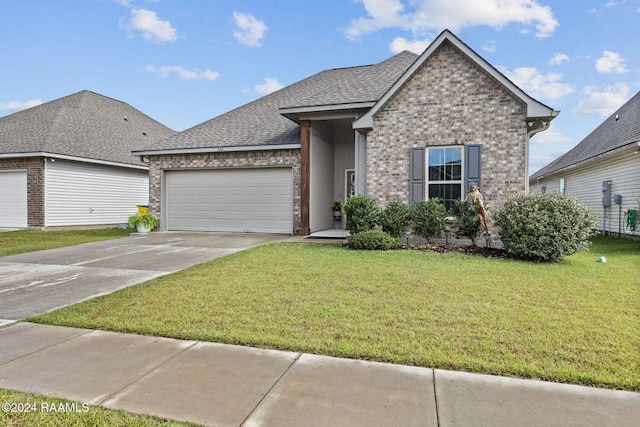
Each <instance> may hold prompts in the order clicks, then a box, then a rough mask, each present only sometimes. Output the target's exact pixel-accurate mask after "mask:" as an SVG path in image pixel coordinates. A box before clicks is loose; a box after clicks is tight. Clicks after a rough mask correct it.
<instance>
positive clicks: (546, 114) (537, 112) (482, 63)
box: [353, 29, 559, 131]
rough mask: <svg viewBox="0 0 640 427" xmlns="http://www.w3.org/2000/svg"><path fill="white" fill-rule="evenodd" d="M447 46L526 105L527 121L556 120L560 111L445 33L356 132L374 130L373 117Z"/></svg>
mask: <svg viewBox="0 0 640 427" xmlns="http://www.w3.org/2000/svg"><path fill="white" fill-rule="evenodd" d="M444 43H451V44H452V45H453V46H455V47H456V48H457V49H458V50H459V51H461V52H462V53H463V54H464V55H466V56H467V57H468V58H469V59H470V60H471V61H473V62H474V63H476V64H477V65H478V66H479V67H480V68H481V69H483V70H484V71H485V72H486V73H487V74H489V75H490V76H492V77H493V78H494V79H496V80H497V81H498V82H499V83H501V84H502V85H503V86H504V87H506V88H507V89H508V90H509V91H511V92H512V93H513V94H514V95H515V96H516V97H517V98H519V99H520V100H522V101H523V102H524V103H525V104H526V105H527V121H535V120H540V119H542V120H544V121H546V122H549V121H551V120H553V119H554V118H555V117H556V116H557V115H558V114H559V111H556V110H554V109H553V108H551V107H549V106H547V105H545V104H543V103H541V102H540V101H537V100H535V99H533V98H532V97H531V96H529V95H528V94H526V93H525V92H524V91H523V90H522V89H520V88H519V87H518V86H516V85H515V84H514V83H513V82H512V81H511V80H509V79H508V78H507V77H506V76H505V75H504V74H502V73H501V72H500V71H498V70H497V69H496V68H495V67H494V66H492V65H491V64H489V62H487V60H485V59H484V58H483V57H482V56H480V55H479V54H478V53H476V52H475V51H474V50H473V49H471V48H470V47H469V46H468V45H467V44H465V43H464V42H463V41H462V40H460V39H459V38H458V37H457V36H456V35H455V34H453V32H451V31H450V30H448V29H445V30H443V31H442V32H441V33H440V34H439V35H438V37H436V38H435V40H434V41H433V42H431V44H430V45H429V46H428V47H427V48H426V49H425V50H424V52H422V54H421V55H420V56H418V57H417V59H416V60H415V62H414V63H413V64H412V65H411V66H410V67H409V68H408V69H407V70H406V71H405V73H404V74H403V75H402V76H401V77H400V78H399V79H398V80H397V81H396V82H395V84H394V85H393V86H391V88H390V89H389V90H388V91H387V92H386V93H385V94H384V95H383V96H382V97H381V98H380V99H379V100H378V101H377V102H376V104H375V105H374V106H373V107H372V108H371V109H370V110H369V111H368V112H367V113H366V114H364V115H363V116H362V117H360V118H359V119H358V120H356V121H355V122H354V123H353V128H354V129H357V130H361V131H364V130H367V129H371V128H372V127H373V116H374V115H375V114H376V113H377V112H378V111H379V110H380V109H381V108H382V107H383V106H384V105H386V104H387V102H389V101H390V100H391V98H393V96H394V95H395V94H396V93H397V92H398V91H399V90H400V89H401V88H402V87H403V86H404V84H405V83H406V82H407V81H408V80H409V79H410V78H411V77H412V76H413V75H414V74H415V73H416V72H417V71H418V69H419V68H420V67H421V66H422V64H424V63H425V62H426V61H427V60H428V59H429V58H430V57H431V55H433V53H434V52H435V51H436V50H438V48H440V46H442V45H443V44H444Z"/></svg>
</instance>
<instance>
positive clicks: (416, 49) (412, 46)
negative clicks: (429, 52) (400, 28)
mask: <svg viewBox="0 0 640 427" xmlns="http://www.w3.org/2000/svg"><path fill="white" fill-rule="evenodd" d="M429 43H431V40H429V39H424V40H407V39H405V38H404V37H396V38H395V39H393V41H392V42H391V44H389V49H390V50H391V52H393V53H400V52H403V51H405V50H408V51H410V52H413V53H417V54H421V53H422V52H424V50H425V49H426V48H427V46H429Z"/></svg>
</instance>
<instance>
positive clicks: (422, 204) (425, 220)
mask: <svg viewBox="0 0 640 427" xmlns="http://www.w3.org/2000/svg"><path fill="white" fill-rule="evenodd" d="M446 216H447V209H446V208H445V207H444V204H443V203H442V199H440V198H438V197H432V198H431V199H429V200H418V201H417V202H413V203H412V204H411V219H412V222H413V230H414V231H415V233H416V234H417V235H418V236H421V237H424V238H425V239H427V240H428V241H431V239H433V238H437V237H440V236H441V235H442V232H443V231H444V229H445V217H446Z"/></svg>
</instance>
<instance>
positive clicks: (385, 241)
mask: <svg viewBox="0 0 640 427" xmlns="http://www.w3.org/2000/svg"><path fill="white" fill-rule="evenodd" d="M349 246H351V248H353V249H365V250H378V251H386V250H389V249H395V248H397V247H398V246H400V242H399V241H398V239H396V238H395V237H392V236H391V235H389V234H388V233H385V232H384V231H382V230H368V231H362V232H360V233H357V234H354V235H353V236H351V237H350V238H349Z"/></svg>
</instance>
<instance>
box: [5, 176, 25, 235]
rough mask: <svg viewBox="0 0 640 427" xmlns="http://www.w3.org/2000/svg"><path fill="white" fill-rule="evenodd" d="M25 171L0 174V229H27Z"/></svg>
mask: <svg viewBox="0 0 640 427" xmlns="http://www.w3.org/2000/svg"><path fill="white" fill-rule="evenodd" d="M27 213H28V210H27V171H1V172H0V227H7V228H26V227H27Z"/></svg>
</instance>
